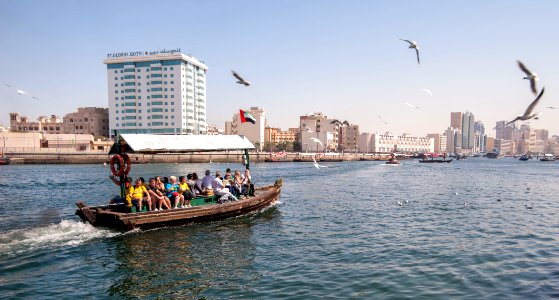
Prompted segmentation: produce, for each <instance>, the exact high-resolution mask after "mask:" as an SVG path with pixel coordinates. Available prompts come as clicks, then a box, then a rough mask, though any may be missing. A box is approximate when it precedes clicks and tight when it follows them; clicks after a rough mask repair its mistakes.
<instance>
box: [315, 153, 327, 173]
mask: <svg viewBox="0 0 559 300" xmlns="http://www.w3.org/2000/svg"><path fill="white" fill-rule="evenodd" d="M312 164H313V166H314V167H315V168H317V169H319V170H320V168H326V166H323V165H319V164H318V163H317V162H316V159H315V158H314V156H313V157H312Z"/></svg>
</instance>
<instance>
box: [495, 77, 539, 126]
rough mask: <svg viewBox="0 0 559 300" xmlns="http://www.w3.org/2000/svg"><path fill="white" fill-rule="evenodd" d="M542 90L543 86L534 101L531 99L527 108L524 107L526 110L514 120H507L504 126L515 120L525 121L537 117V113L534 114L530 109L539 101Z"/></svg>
mask: <svg viewBox="0 0 559 300" xmlns="http://www.w3.org/2000/svg"><path fill="white" fill-rule="evenodd" d="M544 92H545V87H542V90H541V92H540V94H539V95H538V97H536V99H535V100H534V101H532V103H530V105H529V106H528V108H526V111H525V112H524V114H522V115H520V116H518V117H516V118H515V119H514V120H512V121H510V122H508V123H507V124H505V125H504V126H507V125H509V124H511V123H514V122H516V121H526V120H530V119H536V120H537V119H538V114H534V113H532V111H533V110H534V108H535V107H536V105H538V103H539V102H540V99H541V98H542V96H543V93H544Z"/></svg>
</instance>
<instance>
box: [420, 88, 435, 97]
mask: <svg viewBox="0 0 559 300" xmlns="http://www.w3.org/2000/svg"><path fill="white" fill-rule="evenodd" d="M421 91H422V92H425V93H427V94H428V95H429V96H433V93H431V91H430V90H429V89H422V90H421Z"/></svg>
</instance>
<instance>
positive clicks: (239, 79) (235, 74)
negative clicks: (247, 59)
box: [231, 71, 250, 86]
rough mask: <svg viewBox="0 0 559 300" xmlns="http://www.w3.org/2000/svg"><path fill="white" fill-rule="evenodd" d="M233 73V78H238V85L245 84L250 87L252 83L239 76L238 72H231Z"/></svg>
mask: <svg viewBox="0 0 559 300" xmlns="http://www.w3.org/2000/svg"><path fill="white" fill-rule="evenodd" d="M231 73H233V76H234V77H235V78H237V80H238V81H237V83H238V84H244V85H245V86H249V85H250V81H246V80H244V79H243V77H241V76H240V75H239V74H237V72H235V71H231Z"/></svg>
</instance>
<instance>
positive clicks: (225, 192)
mask: <svg viewBox="0 0 559 300" xmlns="http://www.w3.org/2000/svg"><path fill="white" fill-rule="evenodd" d="M220 177H221V172H219V171H217V172H216V173H215V178H213V180H212V185H211V187H212V189H213V190H214V193H215V194H216V195H218V196H227V199H229V200H233V201H237V197H235V196H234V195H233V194H231V192H229V189H226V188H225V186H224V185H223V182H221V179H220Z"/></svg>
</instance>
